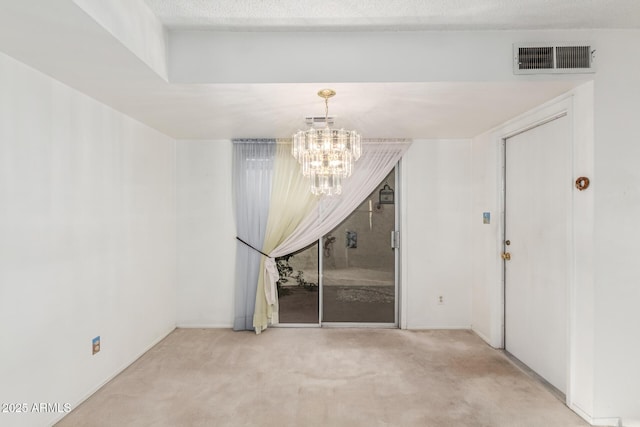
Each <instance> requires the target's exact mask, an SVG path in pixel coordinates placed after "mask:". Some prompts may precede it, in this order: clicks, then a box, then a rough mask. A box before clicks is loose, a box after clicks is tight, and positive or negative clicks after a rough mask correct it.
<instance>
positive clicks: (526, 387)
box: [58, 328, 587, 427]
mask: <svg viewBox="0 0 640 427" xmlns="http://www.w3.org/2000/svg"><path fill="white" fill-rule="evenodd" d="M586 425H587V424H586V423H585V422H583V421H582V420H581V419H580V418H579V417H578V416H577V415H575V414H574V413H573V412H572V411H570V410H569V409H568V408H567V407H566V406H564V405H563V404H562V402H560V401H559V400H557V399H556V398H555V397H554V396H553V395H552V394H551V393H550V392H549V391H547V390H546V389H545V388H544V387H543V386H542V385H541V384H540V383H539V382H537V381H536V380H534V379H532V378H531V377H529V376H527V375H526V374H525V373H523V372H522V371H521V370H520V369H519V368H517V367H516V366H515V365H513V364H512V363H511V362H510V361H509V360H508V359H507V357H506V356H505V355H504V354H503V353H502V352H500V351H497V350H493V349H492V348H490V347H489V346H487V345H486V344H485V343H484V342H483V341H482V340H481V339H479V338H478V337H477V336H476V335H474V334H473V333H472V332H469V331H402V330H390V329H320V328H318V329H308V328H303V329H284V328H281V329H275V328H274V329H269V330H267V331H265V332H264V333H262V334H261V335H255V334H254V333H252V332H233V331H230V330H221V329H177V330H175V331H174V332H173V333H171V334H170V335H169V336H168V337H167V338H166V339H165V340H163V341H162V342H161V343H159V344H158V345H157V346H155V347H154V348H153V349H151V350H150V351H149V352H148V353H147V354H145V355H144V356H143V357H142V358H140V359H139V360H138V361H137V362H135V363H134V364H133V365H131V366H130V367H129V368H128V369H127V370H125V371H124V372H123V373H122V374H120V375H119V376H118V377H116V378H115V379H114V380H113V381H111V382H110V383H108V384H107V385H106V386H104V387H103V388H102V389H100V390H99V391H98V392H97V393H95V394H94V395H93V396H92V397H91V398H89V399H88V400H87V401H86V402H85V403H84V404H82V405H80V406H79V407H78V408H77V409H75V410H74V411H73V412H71V413H70V414H69V415H67V417H66V418H64V419H63V420H62V421H61V422H60V423H59V424H58V426H59V427H66V426H83V427H84V426H96V427H99V426H122V427H126V426H172V427H173V426H278V427H282V426H296V427H298V426H331V427H339V426H345V427H358V426H367V427H369V426H407V427H409V426H420V427H430V426H432V427H447V426H451V427H463V426H469V427H471V426H473V427H483V426H486V427H498V426H505V427H506V426H508V427H518V426H531V427H534V426H535V427H554V426H558V427H572V426H586Z"/></svg>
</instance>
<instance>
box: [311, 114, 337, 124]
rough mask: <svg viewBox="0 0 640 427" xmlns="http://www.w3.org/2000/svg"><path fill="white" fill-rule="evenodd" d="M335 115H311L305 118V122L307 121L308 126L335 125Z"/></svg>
mask: <svg viewBox="0 0 640 427" xmlns="http://www.w3.org/2000/svg"><path fill="white" fill-rule="evenodd" d="M334 119H335V117H332V116H329V117H326V118H325V117H324V116H322V117H310V116H307V117H305V118H304V120H305V122H306V123H307V125H308V126H314V125H320V126H325V124H326V125H328V126H333V122H334Z"/></svg>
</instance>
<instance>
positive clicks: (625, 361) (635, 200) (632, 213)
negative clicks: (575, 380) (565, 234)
mask: <svg viewBox="0 0 640 427" xmlns="http://www.w3.org/2000/svg"><path fill="white" fill-rule="evenodd" d="M638 40H640V31H620V32H611V33H609V32H607V33H603V34H601V35H600V36H599V37H598V43H599V46H600V47H599V51H598V52H599V53H598V62H599V67H598V74H597V75H596V80H595V85H594V90H595V112H594V119H595V173H596V177H597V179H596V180H594V191H595V194H596V199H595V257H594V260H595V307H594V308H595V310H594V313H595V367H596V370H595V399H594V400H595V413H596V414H615V415H619V416H621V417H622V418H623V421H624V422H625V425H631V421H630V420H632V419H633V420H635V424H634V425H636V426H640V392H639V391H638V384H640V369H639V368H638V361H639V360H640V339H638V336H639V335H638V325H640V309H639V308H640V263H639V262H638V259H640V244H639V243H638V242H640V227H639V226H638V218H640V185H639V183H640V167H639V161H640V144H639V142H640V127H639V126H638V116H639V114H640V107H639V104H638V100H639V99H640V73H638V70H640V44H639V43H638Z"/></svg>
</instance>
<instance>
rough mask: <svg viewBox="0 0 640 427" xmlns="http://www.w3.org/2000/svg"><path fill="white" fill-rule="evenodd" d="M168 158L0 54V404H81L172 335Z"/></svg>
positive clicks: (165, 144) (161, 141)
mask: <svg viewBox="0 0 640 427" xmlns="http://www.w3.org/2000/svg"><path fill="white" fill-rule="evenodd" d="M174 150H175V143H174V141H173V140H171V139H170V138H167V137H165V136H163V135H161V134H159V133H158V132H156V131H154V130H152V129H149V128H148V127H145V126H143V125H141V124H139V123H138V122H136V121H134V120H132V119H130V118H127V117H126V116H123V115H122V114H120V113H118V112H115V111H114V110H112V109H110V108H108V107H106V106H104V105H102V104H99V103H97V102H96V101H94V100H92V99H90V98H88V97H86V96H84V95H82V94H80V93H78V92H76V91H74V90H71V89H69V88H68V87H66V86H64V85H62V84H60V83H58V82H56V81H54V80H52V79H50V78H49V77H46V76H44V75H42V74H40V73H39V72H36V71H34V70H32V69H30V68H28V67H26V66H24V65H22V64H20V63H18V62H16V61H15V60H13V59H11V58H9V57H7V56H5V55H4V54H0V346H1V352H0V378H1V380H0V402H7V403H9V402H20V403H22V402H24V403H27V404H29V405H31V404H33V403H40V402H46V403H60V404H61V405H62V404H64V403H69V404H71V405H76V404H77V403H78V402H79V401H80V400H81V399H83V398H84V397H86V396H87V395H88V394H89V393H91V392H93V391H94V390H95V389H96V388H97V387H98V386H100V385H101V384H102V383H103V382H104V381H106V380H107V379H109V378H110V377H111V376H112V375H113V374H115V373H117V372H118V371H119V370H121V369H122V368H123V367H125V366H126V365H128V364H129V363H131V362H132V361H133V360H135V359H136V358H137V357H138V356H139V355H140V354H142V353H143V352H144V351H146V350H147V349H148V348H149V347H150V346H151V345H152V344H154V343H155V342H156V341H158V340H159V339H161V338H162V337H163V336H165V335H166V334H167V333H168V332H170V331H171V330H172V329H173V328H174V326H175V305H174V304H175V303H174V300H175V293H176V287H175V283H176V267H175V266H176V261H175V259H176V254H175V240H176V237H175V207H176V203H175V153H174ZM97 335H100V336H101V337H102V350H101V352H100V353H98V354H97V355H95V356H92V355H91V344H92V341H91V340H92V338H94V337H95V336H97ZM0 415H1V421H0V422H2V423H3V425H12V426H26V425H29V426H35V425H37V426H40V425H47V424H50V423H51V422H53V421H54V420H55V419H57V418H59V417H60V416H61V415H62V414H58V413H40V414H38V413H31V414H15V415H12V414H0Z"/></svg>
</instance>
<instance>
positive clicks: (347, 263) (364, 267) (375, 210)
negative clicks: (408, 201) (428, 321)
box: [321, 169, 397, 325]
mask: <svg viewBox="0 0 640 427" xmlns="http://www.w3.org/2000/svg"><path fill="white" fill-rule="evenodd" d="M395 176H396V175H395V169H394V170H393V171H392V172H391V173H390V174H389V175H388V176H387V177H386V178H385V180H384V181H382V182H381V183H380V185H379V186H378V188H376V190H375V191H374V192H373V193H371V195H369V197H367V198H366V200H365V201H364V202H363V203H362V204H361V205H360V206H359V207H358V208H357V209H356V210H355V211H353V212H352V213H351V215H350V216H349V217H348V218H347V219H346V220H345V221H344V222H343V223H342V224H340V225H339V226H338V227H336V228H335V229H334V230H332V231H331V232H330V233H328V234H327V235H326V236H324V237H323V239H322V255H321V259H322V262H321V269H322V275H321V276H322V279H321V284H322V323H377V324H385V325H396V323H397V319H396V294H397V291H396V280H395V278H396V250H395V249H394V246H396V245H395V244H394V242H395V240H396V239H395V235H394V234H393V233H394V232H395V230H396V205H395V190H394V189H395V187H396V185H395V181H396V180H395ZM392 236H393V237H392Z"/></svg>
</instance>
